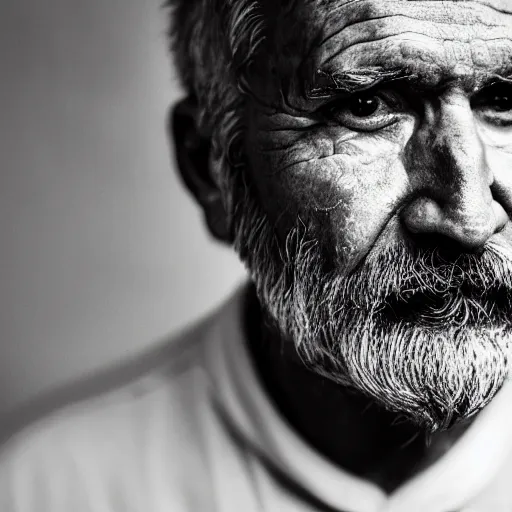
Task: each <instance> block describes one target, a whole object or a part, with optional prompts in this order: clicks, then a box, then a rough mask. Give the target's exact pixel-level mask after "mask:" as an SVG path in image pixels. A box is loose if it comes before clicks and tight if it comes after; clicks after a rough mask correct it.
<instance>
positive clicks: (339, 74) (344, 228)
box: [0, 0, 512, 512]
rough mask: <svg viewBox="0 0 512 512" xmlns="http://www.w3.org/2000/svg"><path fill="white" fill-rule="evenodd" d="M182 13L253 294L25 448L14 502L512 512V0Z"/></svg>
mask: <svg viewBox="0 0 512 512" xmlns="http://www.w3.org/2000/svg"><path fill="white" fill-rule="evenodd" d="M170 7H171V17H172V29H171V37H172V40H173V48H174V50H175V55H176V59H177V65H178V70H179V72H180V75H181V77H182V80H183V85H184V87H185V89H186V91H187V93H188V96H187V98H186V99H185V100H183V101H182V102H180V103H179V104H178V105H177V106H175V108H174V110H173V115H172V116H171V118H170V120H171V123H170V133H171V134H172V135H173V139H174V143H175V145H176V154H177V160H178V164H179V168H180V171H181V173H182V176H183V179H184V182H185V183H186V185H187V186H188V188H189V189H190V190H191V191H192V193H193V194H194V196H195V197H196V198H197V201H198V202H199V204H200V205H201V207H202V208H203V211H204V214H205V219H206V221H207V224H208V226H209V229H210V231H211V232H212V234H213V235H214V236H215V237H216V238H218V239H220V240H222V241H224V242H226V243H228V244H230V245H232V246H233V247H234V249H235V250H236V251H237V253H238V254H239V256H240V258H241V259H242V260H243V261H244V262H245V264H246V266H247V269H248V273H249V275H250V283H249V284H248V285H247V286H246V287H244V288H243V289H241V290H238V291H237V292H236V294H235V295H234V296H233V297H232V298H231V299H230V300H228V301H227V303H226V304H224V305H222V306H221V307H220V308H219V309H218V310H217V311H216V312H214V313H213V314H212V315H211V316H210V317H208V318H207V319H205V320H204V321H202V322H201V323H200V324H198V325H196V326H195V327H193V328H191V329H190V330H189V331H187V332H186V333H185V334H183V335H182V336H181V337H180V339H178V340H175V341H173V342H172V343H171V344H170V348H169V349H167V350H164V351H161V352H159V353H158V354H157V355H155V356H153V357H149V358H146V359H145V360H144V362H143V364H142V363H141V366H140V371H139V372H138V373H137V375H136V376H133V377H131V378H130V379H127V380H126V381H125V382H122V383H119V384H117V385H116V386H114V387H113V388H112V389H109V390H106V391H105V392H103V393H101V394H99V395H96V396H94V397H89V398H88V399H86V400H80V401H77V402H75V403H73V404H70V405H68V406H66V407H64V408H61V409H59V410H58V411H56V412H54V413H52V414H51V415H48V416H46V417H45V418H43V419H41V420H39V421H38V422H37V423H36V424H35V425H32V426H30V427H27V428H25V429H23V430H21V431H20V432H18V433H16V434H15V435H13V436H12V437H11V439H10V440H9V442H8V443H7V444H6V445H5V447H4V448H3V451H2V458H1V463H0V489H1V493H0V505H1V506H0V509H1V510H2V511H8V512H36V511H37V512H64V511H65V512H68V511H73V512H121V511H123V512H124V511H134V512H149V511H151V512H160V511H172V512H189V511H205V512H213V511H219V512H241V511H243V512H246V511H247V512H253V511H254V512H256V511H279V512H281V511H283V512H287V511H290V512H291V511H337V512H380V511H386V512H411V511H425V512H455V511H457V512H463V511H466V512H469V511H470V510H471V511H494V512H500V511H501V512H505V511H510V510H512V488H511V487H510V481H511V480H510V479H511V478H512V385H511V384H508V383H507V380H508V378H509V373H510V370H511V364H512V359H511V356H512V228H511V222H510V217H511V214H512V2H511V1H510V0H474V1H469V0H467V1H465V0H415V1H413V0H173V1H172V2H171V5H170Z"/></svg>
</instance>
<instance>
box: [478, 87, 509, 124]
mask: <svg viewBox="0 0 512 512" xmlns="http://www.w3.org/2000/svg"><path fill="white" fill-rule="evenodd" d="M472 104H473V109H474V110H476V112H477V113H478V114H479V116H480V117H481V118H482V120H483V121H484V122H486V123H489V124H492V125H494V126H498V127H508V126H512V84H495V85H492V86H490V87H487V88H485V89H484V90H483V91H481V92H480V93H479V94H478V95H477V96H476V97H475V98H474V99H473V102H472Z"/></svg>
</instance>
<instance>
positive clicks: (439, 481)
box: [207, 287, 512, 512]
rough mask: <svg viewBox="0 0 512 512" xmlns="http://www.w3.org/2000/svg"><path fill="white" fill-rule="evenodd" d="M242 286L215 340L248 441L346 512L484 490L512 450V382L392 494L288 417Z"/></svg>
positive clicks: (431, 503)
mask: <svg viewBox="0 0 512 512" xmlns="http://www.w3.org/2000/svg"><path fill="white" fill-rule="evenodd" d="M245 291H246V290H245V287H241V288H240V289H239V290H238V291H237V292H236V293H235V294H234V296H233V297H232V298H231V299H230V300H229V301H228V302H227V303H226V304H225V305H224V306H223V307H222V309H221V311H220V314H219V315H218V317H217V318H218V319H219V321H218V322H217V323H216V324H215V325H214V326H213V328H214V329H215V330H216V332H215V335H214V336H213V339H214V342H213V343H210V344H208V346H207V350H208V360H209V361H211V365H212V368H211V372H212V375H211V377H212V381H213V384H214V386H215V388H216V394H217V399H218V400H219V402H220V405H221V406H222V407H223V408H224V410H225V412H226V413H227V414H228V415H229V417H230V418H231V420H232V421H233V422H234V423H235V425H236V427H237V428H238V429H239V430H240V432H241V433H242V435H243V436H244V437H245V439H246V440H247V441H248V442H249V443H250V444H251V445H252V446H253V447H254V449H256V450H257V451H258V452H259V453H260V454H262V455H263V456H264V457H265V458H267V459H268V460H269V461H271V463H272V464H273V465H274V466H275V467H277V468H278V469H279V470H280V471H282V472H284V474H286V475H287V476H288V477H289V478H291V479H292V480H294V481H295V482H296V483H297V484H299V485H300V486H301V487H302V488H304V489H305V490H307V491H308V492H309V493H310V494H311V495H313V496H315V497H316V498H317V499H319V500H320V501H321V502H323V503H325V504H326V505H328V506H330V507H332V508H334V509H335V510H340V511H346V512H377V511H378V512H384V511H385V512H410V511H411V510H415V511H417V512H423V511H424V512H445V511H446V510H457V509H460V508H461V507H463V506H464V505H465V504H467V503H468V502H469V501H471V500H472V499H473V498H474V497H476V496H477V495H478V494H480V492H482V491H483V490H484V489H485V488H486V487H487V486H488V485H489V484H490V483H491V482H492V480H493V478H494V477H495V476H496V474H497V473H498V472H499V470H500V468H501V467H502V466H503V465H504V464H505V462H506V460H507V458H509V457H510V455H511V451H512V407H510V406H509V404H510V403H511V401H512V382H511V381H507V383H506V384H505V385H504V386H503V388H502V389H501V391H500V392H499V393H498V395H497V396H496V397H495V398H494V400H493V401H492V402H491V403H490V404H489V405H488V406H487V407H486V408H485V410H483V411H482V412H481V413H480V414H479V415H478V417H477V418H476V419H475V421H474V422H473V424H472V425H471V426H470V427H469V428H468V429H467V431H466V432H465V433H464V434H463V435H462V436H461V438H460V439H459V440H457V442H456V443H455V444H454V445H453V447H452V448H451V449H450V450H449V451H448V452H447V453H446V454H445V455H443V456H442V457H441V458H440V459H439V460H437V461H436V462H435V463H434V464H432V465H431V466H429V467H428V468H426V469H425V470H424V471H423V472H421V473H419V474H417V475H416V476H415V477H413V478H411V479H410V480H409V481H407V482H406V483H405V484H403V485H402V486H401V487H399V488H398V489H396V490H395V491H394V492H393V493H392V494H391V495H389V496H388V495H386V494H385V493H384V492H383V491H382V490H381V489H380V488H379V487H378V486H377V485H375V484H373V483H372V482H369V481H367V480H364V479H361V478H359V477H356V476H354V475H351V474H349V473H348V472H346V471H344V470H343V469H341V468H339V467H338V466H336V465H334V464H333V463H331V462H330V461H329V460H327V459H326V458H325V457H323V456H322V455H321V454H320V453H318V452H316V451H315V450H314V449H312V448H311V447H310V446H309V445H308V444H306V443H305V442H304V441H303V440H302V439H301V438H300V437H299V436H298V435H297V434H296V433H295V432H294V431H293V430H292V429H291V428H290V426H289V425H288V424H287V423H286V421H285V420H284V419H283V418H282V417H281V415H280V413H279V411H278V410H277V409H276V408H275V407H274V405H273V404H272V402H271V401H270V399H269V398H268V397H267V396H266V394H265V391H264V389H263V387H262V385H261V383H260V382H259V379H258V377H257V375H256V372H255V369H254V366H253V362H252V360H251V358H250V356H249V353H248V348H247V345H246V341H245V340H244V335H243V325H242V322H243V314H242V309H243V303H244V293H245Z"/></svg>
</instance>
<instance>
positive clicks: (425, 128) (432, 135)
mask: <svg viewBox="0 0 512 512" xmlns="http://www.w3.org/2000/svg"><path fill="white" fill-rule="evenodd" d="M408 160H409V162H408V165H409V166H410V173H411V181H412V182H413V183H414V187H415V190H416V191H417V192H416V195H415V199H414V200H413V201H412V202H411V203H410V204H409V205H408V206H407V207H406V208H405V209H404V211H403V214H402V217H403V222H404V224H405V226H406V228H407V229H408V230H409V231H410V232H411V233H414V234H415V235H422V234H428V235H433V234H434V235H436V234H437V235H442V236H443V237H447V238H449V239H451V241H452V242H455V243H456V244H457V245H460V246H461V247H462V248H463V250H465V251H468V252H474V251H477V252H478V251H480V250H481V249H482V248H483V246H484V244H485V243H486V242H487V241H488V240H489V238H490V237H491V236H493V235H494V234H495V233H497V232H498V231H500V230H501V229H502V228H503V227H504V226H505V224H506V223H507V221H508V216H507V214H506V212H505V210H504V209H503V207H502V206H501V205H500V204H499V203H498V202H497V201H496V200H495V199H494V198H493V194H492V185H493V182H494V180H493V176H492V173H491V171H490V169H489V166H488V164H487V161H486V155H485V145H484V142H483V141H482V139H481V137H480V134H479V133H478V129H477V126H476V123H475V119H474V115H473V112H472V109H471V105H470V102H469V100H466V99H465V98H461V97H460V96H459V97H456V98H450V99H448V100H445V101H444V102H442V104H441V106H440V107H439V108H438V109H436V112H435V113H434V114H433V115H431V116H430V120H428V121H426V122H425V123H424V125H422V126H421V127H420V128H419V129H418V131H417V134H416V135H415V137H414V139H413V140H411V144H410V150H409V157H408Z"/></svg>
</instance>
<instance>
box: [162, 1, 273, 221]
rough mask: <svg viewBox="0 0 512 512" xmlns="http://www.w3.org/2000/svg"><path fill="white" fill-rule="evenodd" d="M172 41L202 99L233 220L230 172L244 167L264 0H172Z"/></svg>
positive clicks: (201, 123)
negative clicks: (247, 106)
mask: <svg viewBox="0 0 512 512" xmlns="http://www.w3.org/2000/svg"><path fill="white" fill-rule="evenodd" d="M166 5H167V6H168V7H169V8H170V10H171V24H170V31H169V35H170V40H171V48H172V50H173V51H174V54H175V59H176V66H177V69H178V73H179V75H180V77H181V80H182V84H183V86H184V87H185V89H186V91H187V92H188V94H190V95H191V96H193V97H194V98H195V99H196V101H197V106H198V118H197V126H198V129H199V131H200V132H201V133H202V134H204V135H205V136H208V137H210V138H211V142H212V155H211V158H212V159H213V160H215V161H218V162H219V165H218V166H217V167H218V169H217V172H216V175H214V176H213V178H214V179H215V180H216V182H217V185H218V186H219V188H220V189H221V191H222V192H223V197H224V201H225V207H226V211H227V213H228V215H230V216H231V214H232V209H233V198H232V191H231V190H230V186H229V184H228V181H229V179H230V176H229V175H228V174H229V173H228V170H231V171H232V172H234V169H236V168H237V167H239V166H242V160H243V158H244V157H243V151H242V147H243V136H244V133H245V126H244V123H243V115H242V114H243V112H244V110H245V104H246V100H247V92H248V85H247V72H248V70H249V68H250V66H251V63H252V62H253V61H254V59H255V58H256V55H257V52H258V50H259V49H260V48H261V46H262V43H263V41H264V40H265V26H264V16H263V11H262V6H261V4H260V0H168V1H167V4H166Z"/></svg>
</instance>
